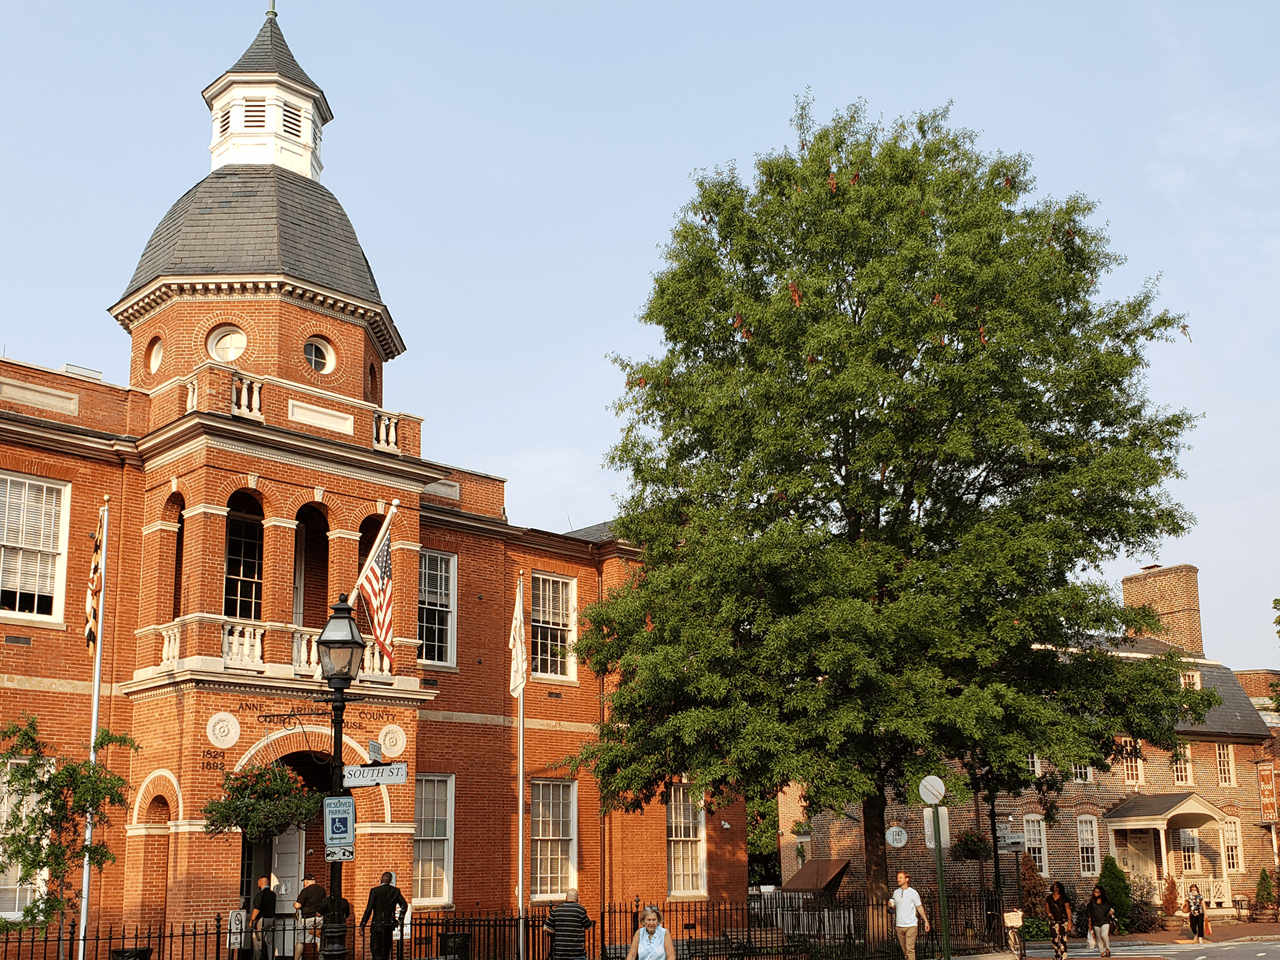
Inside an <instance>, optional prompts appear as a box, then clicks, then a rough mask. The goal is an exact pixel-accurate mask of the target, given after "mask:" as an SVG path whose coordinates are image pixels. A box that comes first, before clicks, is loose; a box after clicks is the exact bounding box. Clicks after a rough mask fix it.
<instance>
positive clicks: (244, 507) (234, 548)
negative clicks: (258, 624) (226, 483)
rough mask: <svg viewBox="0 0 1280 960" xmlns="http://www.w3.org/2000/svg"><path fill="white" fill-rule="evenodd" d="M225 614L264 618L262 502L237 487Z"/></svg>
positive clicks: (230, 518)
mask: <svg viewBox="0 0 1280 960" xmlns="http://www.w3.org/2000/svg"><path fill="white" fill-rule="evenodd" d="M222 596H223V601H222V615H223V616H224V617H235V618H236V619H237V620H261V619H262V505H261V504H260V503H258V501H257V500H256V499H254V497H253V496H252V495H251V494H248V493H246V492H245V491H243V490H237V491H236V492H235V493H234V494H232V495H231V499H230V500H229V501H228V502H227V575H226V580H225V581H224V588H223V592H222Z"/></svg>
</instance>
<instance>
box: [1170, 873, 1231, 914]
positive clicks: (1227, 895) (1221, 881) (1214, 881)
mask: <svg viewBox="0 0 1280 960" xmlns="http://www.w3.org/2000/svg"><path fill="white" fill-rule="evenodd" d="M1193 883H1194V884H1195V885H1196V887H1197V888H1199V890H1200V896H1202V897H1204V900H1205V905H1206V906H1209V907H1229V906H1231V881H1230V880H1228V879H1226V878H1225V877H1200V876H1196V875H1195V874H1191V875H1189V876H1188V875H1184V876H1181V877H1179V878H1178V903H1179V904H1182V903H1185V902H1186V899H1187V891H1188V890H1189V889H1190V888H1191V885H1192V884H1193ZM1179 909H1181V908H1179Z"/></svg>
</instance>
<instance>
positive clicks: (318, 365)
mask: <svg viewBox="0 0 1280 960" xmlns="http://www.w3.org/2000/svg"><path fill="white" fill-rule="evenodd" d="M302 355H303V356H304V357H306V360H307V366H309V367H310V368H311V369H312V370H314V371H315V372H316V373H329V372H330V371H331V370H333V363H334V359H335V357H334V352H333V345H332V344H331V343H329V341H327V340H323V339H321V338H320V337H312V338H311V339H309V340H308V341H307V342H306V343H304V344H303V345H302Z"/></svg>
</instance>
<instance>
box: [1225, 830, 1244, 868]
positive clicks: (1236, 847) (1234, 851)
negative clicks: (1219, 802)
mask: <svg viewBox="0 0 1280 960" xmlns="http://www.w3.org/2000/svg"><path fill="white" fill-rule="evenodd" d="M1222 849H1223V852H1224V854H1225V859H1226V867H1227V871H1228V872H1229V873H1244V852H1243V850H1242V849H1241V846H1240V821H1239V820H1237V819H1236V818H1235V817H1232V818H1230V819H1229V820H1227V821H1225V822H1224V823H1223V824H1222Z"/></svg>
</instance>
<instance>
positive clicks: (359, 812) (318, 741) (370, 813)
mask: <svg viewBox="0 0 1280 960" xmlns="http://www.w3.org/2000/svg"><path fill="white" fill-rule="evenodd" d="M326 743H327V744H329V749H330V752H331V754H332V750H333V729H332V728H331V727H328V726H324V727H322V726H318V725H315V724H305V725H303V726H300V727H293V728H290V729H288V730H274V731H272V732H271V733H268V734H267V735H266V736H264V737H262V738H261V739H260V740H259V741H258V742H257V743H255V744H253V745H252V746H251V747H249V749H248V750H246V751H245V753H244V756H243V757H241V758H240V760H239V762H238V763H237V764H236V769H237V770H241V769H243V768H244V767H245V766H247V765H248V764H250V763H257V764H263V763H270V762H271V761H273V760H277V759H279V758H280V757H284V756H287V755H288V754H291V753H302V752H306V751H313V750H316V749H319V748H323V745H324V744H326ZM348 752H354V753H355V754H356V756H358V757H359V758H360V759H361V760H362V761H363V762H365V763H368V762H369V752H368V751H367V750H366V749H365V748H364V747H363V746H361V745H360V743H358V742H357V741H355V740H352V739H351V737H349V736H347V735H346V733H343V736H342V753H343V756H346V754H347V753H348ZM371 794H372V791H370V790H367V789H365V790H361V791H359V792H357V793H355V794H354V795H355V798H356V822H358V823H390V822H391V797H390V795H389V794H388V793H387V788H386V787H385V786H383V785H382V784H379V785H378V795H379V796H380V797H381V798H382V804H381V809H379V805H378V802H377V801H376V800H374V799H373V796H372V795H371ZM365 795H370V796H369V797H368V799H364V797H365Z"/></svg>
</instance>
